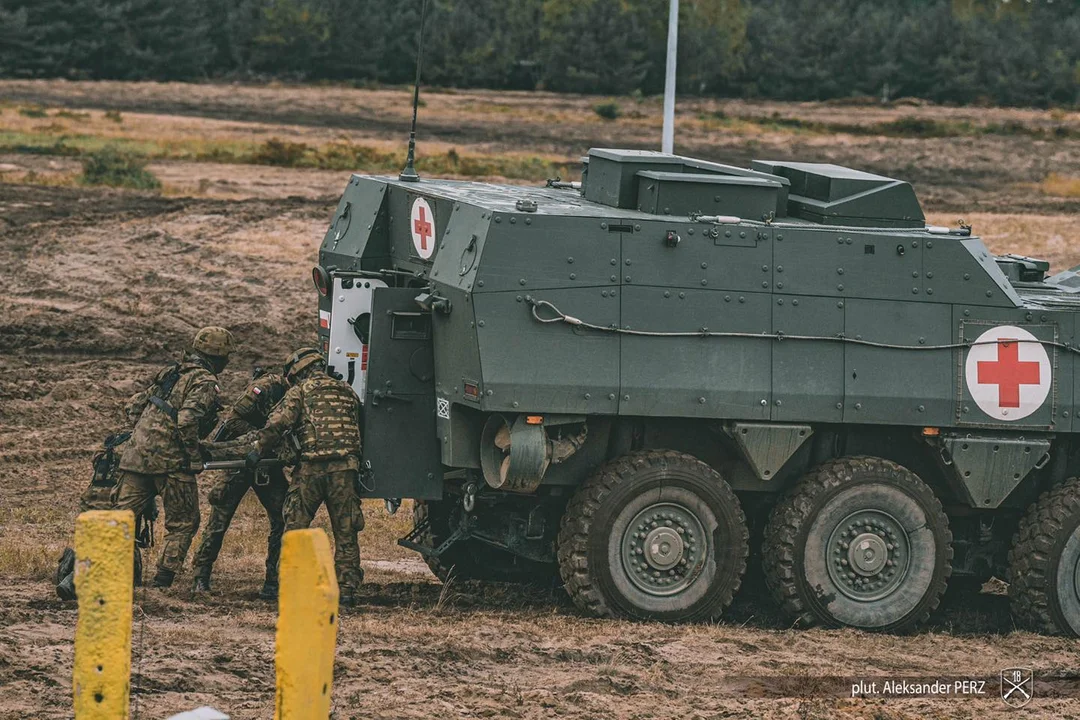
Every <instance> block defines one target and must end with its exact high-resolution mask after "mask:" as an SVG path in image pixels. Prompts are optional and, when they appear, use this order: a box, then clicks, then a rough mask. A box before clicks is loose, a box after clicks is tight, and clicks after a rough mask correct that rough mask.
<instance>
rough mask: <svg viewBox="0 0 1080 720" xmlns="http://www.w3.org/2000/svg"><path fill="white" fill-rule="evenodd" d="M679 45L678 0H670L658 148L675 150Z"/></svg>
mask: <svg viewBox="0 0 1080 720" xmlns="http://www.w3.org/2000/svg"><path fill="white" fill-rule="evenodd" d="M678 46H679V0H671V8H670V10H669V12H668V31H667V71H666V72H665V74H664V134H663V137H662V139H661V141H660V148H661V150H663V151H664V152H666V153H670V152H674V151H675V54H676V53H675V51H676V50H677V48H678Z"/></svg>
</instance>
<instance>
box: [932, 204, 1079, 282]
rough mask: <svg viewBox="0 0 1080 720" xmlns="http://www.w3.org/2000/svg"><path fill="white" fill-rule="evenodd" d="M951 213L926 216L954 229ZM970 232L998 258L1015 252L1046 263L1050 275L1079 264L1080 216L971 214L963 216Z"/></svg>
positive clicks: (953, 214) (934, 221) (955, 219)
mask: <svg viewBox="0 0 1080 720" xmlns="http://www.w3.org/2000/svg"><path fill="white" fill-rule="evenodd" d="M957 219H958V218H957V216H956V214H955V213H950V214H946V213H928V214H927V221H928V222H930V223H931V224H933V225H947V226H952V227H955V226H956V223H957ZM964 220H965V221H966V222H969V223H971V225H972V226H973V227H972V232H973V233H974V234H975V235H978V236H979V237H981V238H982V239H983V241H984V242H985V243H986V245H987V247H989V248H990V250H991V251H993V252H994V253H996V254H998V255H1004V254H1006V253H1017V254H1020V255H1029V256H1031V257H1035V258H1040V259H1042V260H1049V261H1050V272H1051V273H1056V272H1060V271H1062V270H1064V269H1066V268H1069V267H1072V266H1074V265H1077V264H1080V245H1077V243H1076V239H1077V238H1080V216H1076V215H1020V214H997V213H972V214H968V215H965V216H964Z"/></svg>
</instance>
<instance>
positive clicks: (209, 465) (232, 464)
mask: <svg viewBox="0 0 1080 720" xmlns="http://www.w3.org/2000/svg"><path fill="white" fill-rule="evenodd" d="M283 467H285V463H283V462H281V460H279V459H277V458H264V459H262V460H260V461H259V462H257V463H256V464H255V468H254V469H260V470H262V469H265V470H277V469H280V468H283ZM202 468H203V470H251V469H253V468H251V467H249V466H248V464H247V462H246V461H244V460H210V461H209V462H204V463H203V466H202Z"/></svg>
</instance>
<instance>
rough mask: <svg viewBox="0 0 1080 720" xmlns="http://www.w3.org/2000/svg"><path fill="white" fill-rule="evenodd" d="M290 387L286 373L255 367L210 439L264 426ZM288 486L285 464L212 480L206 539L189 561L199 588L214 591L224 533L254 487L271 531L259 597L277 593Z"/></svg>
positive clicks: (269, 597)
mask: <svg viewBox="0 0 1080 720" xmlns="http://www.w3.org/2000/svg"><path fill="white" fill-rule="evenodd" d="M288 389H289V383H288V381H286V380H285V376H284V375H278V374H276V373H262V372H261V370H257V371H256V373H255V376H254V377H253V378H252V380H251V383H250V384H248V386H247V387H246V388H245V389H244V391H243V392H242V393H241V394H240V396H239V397H238V398H237V399H236V402H234V403H233V404H232V407H230V408H229V410H228V412H227V413H226V415H225V417H224V419H222V421H221V423H220V424H219V425H218V427H217V429H216V430H215V431H214V432H213V434H212V436H211V437H212V438H213V440H214V441H215V442H227V441H230V440H235V439H237V438H239V437H241V436H243V435H245V434H246V433H249V432H251V431H252V430H257V429H259V428H261V427H263V426H264V425H266V419H267V418H268V417H269V416H270V412H271V410H273V408H274V406H275V405H277V404H278V403H279V402H280V401H281V399H282V398H283V397H284V396H285V392H286V391H287V390H288ZM208 447H213V445H208ZM288 489H289V484H288V481H287V480H286V479H285V473H284V471H283V470H282V468H281V467H272V468H257V469H254V470H250V469H249V470H239V471H233V472H228V473H226V474H225V475H223V476H222V478H221V479H220V480H219V481H218V482H216V483H214V486H213V487H211V488H210V496H209V500H210V517H209V518H208V519H207V521H206V524H205V525H204V527H203V534H202V540H201V541H200V542H199V547H198V549H197V550H196V551H195V557H194V558H193V560H192V563H191V564H192V568H193V570H194V573H195V582H194V588H193V589H194V590H195V592H206V591H208V590H210V573H211V571H212V570H213V566H214V562H215V561H216V560H217V557H218V553H219V552H220V551H221V543H222V541H223V540H224V538H225V532H226V531H227V530H228V529H229V524H230V523H231V522H232V519H233V515H235V514H236V509H237V508H238V507H239V506H240V501H241V500H243V499H244V496H245V495H246V494H247V491H248V490H254V491H255V496H256V497H257V498H258V499H259V502H260V503H262V506H263V509H264V510H266V517H267V519H268V520H269V521H270V533H269V535H268V536H267V539H266V579H265V581H264V582H263V586H262V590H260V591H259V597H261V598H262V599H264V600H273V599H274V598H276V597H277V591H278V579H277V578H278V559H279V557H280V556H281V536H282V534H283V533H284V532H285V521H284V520H283V518H282V506H283V505H284V504H285V493H286V491H288Z"/></svg>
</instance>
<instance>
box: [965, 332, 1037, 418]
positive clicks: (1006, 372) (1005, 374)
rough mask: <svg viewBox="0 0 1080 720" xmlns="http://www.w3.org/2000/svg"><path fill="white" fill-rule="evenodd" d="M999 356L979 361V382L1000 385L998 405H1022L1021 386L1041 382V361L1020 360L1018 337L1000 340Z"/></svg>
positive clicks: (1009, 406) (1007, 406) (1006, 406)
mask: <svg viewBox="0 0 1080 720" xmlns="http://www.w3.org/2000/svg"><path fill="white" fill-rule="evenodd" d="M997 348H998V356H997V360H995V361H993V362H989V361H985V360H983V361H980V362H978V363H977V364H978V368H979V370H978V372H979V382H980V383H983V384H991V383H992V384H994V385H997V386H998V405H1001V407H1003V408H1018V407H1020V386H1021V385H1038V384H1039V363H1037V362H1030V361H1022V360H1020V347H1019V343H1017V342H1016V338H1008V339H1006V340H1000V341H998V345H997Z"/></svg>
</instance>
